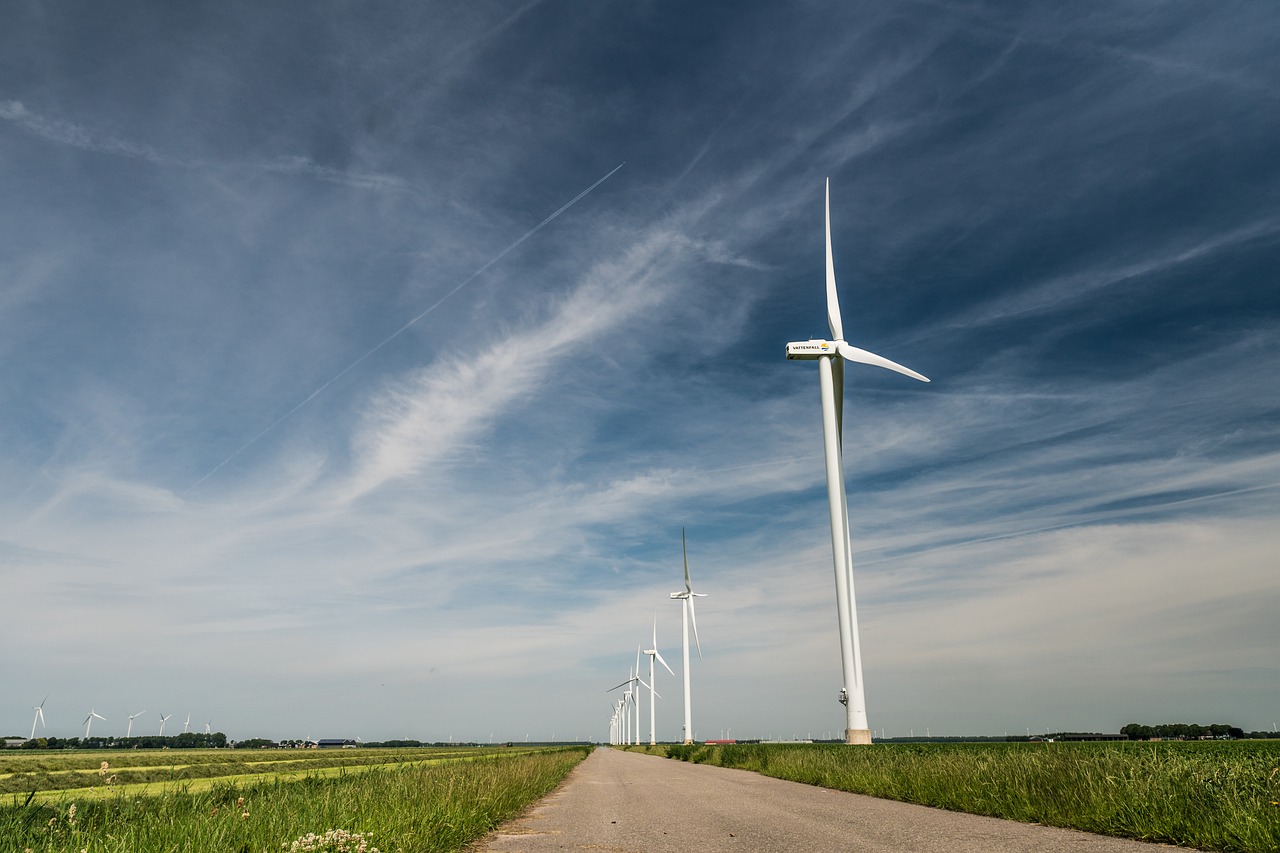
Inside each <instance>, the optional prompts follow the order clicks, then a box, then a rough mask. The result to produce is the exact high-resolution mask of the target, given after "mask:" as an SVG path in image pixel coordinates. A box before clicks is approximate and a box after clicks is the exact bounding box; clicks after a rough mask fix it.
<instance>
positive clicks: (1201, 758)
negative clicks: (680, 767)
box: [646, 741, 1280, 853]
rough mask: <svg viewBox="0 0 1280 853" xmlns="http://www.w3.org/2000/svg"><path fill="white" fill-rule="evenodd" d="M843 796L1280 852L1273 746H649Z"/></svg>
mask: <svg viewBox="0 0 1280 853" xmlns="http://www.w3.org/2000/svg"><path fill="white" fill-rule="evenodd" d="M646 751H654V752H658V753H661V754H666V755H668V756H669V757H672V758H679V759H682V760H685V761H695V762H699V763H707V764H715V765H720V766H723V767H737V768H741V769H744V770H753V771H756V772H759V773H763V774H766V775H768V776H775V777H778V778H781V779H790V780H792V781H796V782H804V783H807V784H811V785H820V786H822V787H825V788H833V789H836V790H841V791H852V792H854V793H860V794H869V795H871V796H875V797H884V798H887V799H894V800H902V801H905V802H910V803H919V804H921V805H926V806H935V807H938V808H944V809H951V810H953V811H963V812H970V813H972V814H983V815H991V816H993V817H1001V818H1009V819H1012V820H1020V821H1025V822H1031V823H1042V824H1046V825H1050V826H1061V827H1067V828H1070V829H1080V830H1084V831H1086V832H1094V833H1099V834H1103V835H1116V836H1122V837H1126V838H1136V839H1142V840H1145V841H1158V842H1164V843H1167V844H1177V845H1181V846H1185V847H1197V848H1200V849H1203V850H1220V851H1227V853H1275V851H1278V850H1280V741H1233V742H1223V741H1208V742H1187V743H1172V742H1166V743H1027V744H1021V743H1019V744H879V745H874V746H871V747H847V746H842V745H827V744H729V745H724V746H701V745H693V746H667V747H654V748H646Z"/></svg>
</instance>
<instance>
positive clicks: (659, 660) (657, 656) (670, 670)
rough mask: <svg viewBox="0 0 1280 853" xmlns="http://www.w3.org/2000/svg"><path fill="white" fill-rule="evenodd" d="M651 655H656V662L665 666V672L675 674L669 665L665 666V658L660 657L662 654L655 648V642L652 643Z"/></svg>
mask: <svg viewBox="0 0 1280 853" xmlns="http://www.w3.org/2000/svg"><path fill="white" fill-rule="evenodd" d="M695 636H696V635H695ZM653 656H654V657H656V658H657V659H658V663H660V664H662V665H663V666H666V667H667V672H670V673H671V674H672V675H675V672H674V671H673V670H672V669H671V667H669V666H667V662H666V661H665V660H663V659H662V655H661V654H659V653H658V649H657V644H656V643H655V644H654V650H653Z"/></svg>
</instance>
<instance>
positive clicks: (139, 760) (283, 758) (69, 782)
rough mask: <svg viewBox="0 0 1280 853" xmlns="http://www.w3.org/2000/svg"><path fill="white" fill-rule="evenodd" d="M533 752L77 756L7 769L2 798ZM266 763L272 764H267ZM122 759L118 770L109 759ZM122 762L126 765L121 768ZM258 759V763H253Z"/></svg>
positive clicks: (1, 765)
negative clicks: (33, 793) (5, 795)
mask: <svg viewBox="0 0 1280 853" xmlns="http://www.w3.org/2000/svg"><path fill="white" fill-rule="evenodd" d="M520 751H528V750H527V749H526V748H522V747H512V748H497V749H494V748H488V749H486V748H475V747H472V748H467V749H458V748H449V749H440V748H435V749H390V750H383V749H362V750H352V751H346V750H343V751H332V752H330V751H326V752H318V751H315V750H289V751H283V752H282V751H272V752H267V753H262V752H237V751H233V750H219V751H216V752H215V751H211V750H187V751H175V752H160V753H150V754H148V753H133V754H131V753H124V754H122V755H121V754H117V755H110V754H106V755H105V757H104V753H102V752H101V751H95V752H85V753H73V754H70V755H54V756H47V755H39V754H36V755H34V756H32V757H29V758H27V757H22V758H17V759H13V758H10V759H8V760H6V761H2V762H0V771H4V770H8V771H9V772H7V773H6V772H0V794H14V793H16V794H26V793H29V792H31V791H35V792H36V797H37V798H38V799H40V800H42V801H44V800H49V799H57V798H59V797H63V796H71V797H78V798H80V799H88V798H93V799H101V798H102V797H110V796H114V794H115V792H117V791H124V792H125V793H127V794H156V793H162V792H163V790H164V789H165V788H166V786H168V787H172V786H173V785H183V786H185V788H186V789H188V790H192V791H199V790H205V789H207V788H209V787H211V786H212V785H213V784H216V783H219V782H223V781H229V782H235V783H236V784H245V783H248V782H255V781H272V780H276V779H279V780H282V781H285V780H289V779H296V778H301V777H304V776H308V775H334V774H336V773H340V772H348V771H349V772H352V773H358V772H363V771H366V770H371V769H374V768H379V767H397V766H400V765H402V764H405V763H414V764H425V763H431V764H438V763H441V762H446V761H470V760H473V759H475V758H478V757H481V756H484V755H495V754H503V755H509V754H512V753H513V752H520ZM264 756H267V757H264ZM108 758H115V759H116V760H117V762H119V763H118V764H110V763H109V762H108V761H107V760H106V759H108ZM122 759H123V760H122ZM251 759H252V760H251Z"/></svg>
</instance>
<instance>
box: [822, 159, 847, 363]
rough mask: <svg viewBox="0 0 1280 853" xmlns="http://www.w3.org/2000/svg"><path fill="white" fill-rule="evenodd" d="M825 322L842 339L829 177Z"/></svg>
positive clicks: (833, 338)
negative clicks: (832, 245) (833, 251)
mask: <svg viewBox="0 0 1280 853" xmlns="http://www.w3.org/2000/svg"><path fill="white" fill-rule="evenodd" d="M826 213H827V217H826V219H827V324H828V325H829V326H831V338H832V340H836V341H842V340H844V325H843V324H842V323H841V322H840V297H838V296H837V295H836V265H835V262H834V261H833V260H832V259H831V179H830V178H827V204H826Z"/></svg>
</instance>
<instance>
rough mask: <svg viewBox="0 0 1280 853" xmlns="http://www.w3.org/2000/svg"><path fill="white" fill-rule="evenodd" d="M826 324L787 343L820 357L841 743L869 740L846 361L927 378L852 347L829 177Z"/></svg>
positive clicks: (794, 355)
mask: <svg viewBox="0 0 1280 853" xmlns="http://www.w3.org/2000/svg"><path fill="white" fill-rule="evenodd" d="M826 231H827V323H828V324H829V325H830V327H831V337H832V338H834V339H835V340H831V341H823V340H809V341H801V342H793V343H789V344H787V358H789V359H799V360H805V361H814V360H816V361H817V362H818V380H819V387H820V389H821V394H822V440H823V447H824V450H825V454H826V468H827V502H828V504H829V507H830V512H831V555H832V563H833V566H834V568H835V575H836V613H837V615H838V617H839V620H840V666H841V669H842V671H843V675H844V686H843V687H842V688H841V689H840V702H841V704H843V705H844V706H845V723H846V725H845V732H844V741H845V743H871V731H870V729H869V728H868V727H867V702H866V697H865V695H864V693H863V687H862V650H861V648H860V646H859V642H858V613H857V610H856V608H855V606H854V596H853V556H852V548H851V546H850V543H849V505H848V500H847V497H846V494H845V487H844V463H843V460H842V457H841V448H842V439H841V432H842V430H843V425H844V363H845V362H846V361H853V362H857V363H858V364H870V365H872V366H874V367H884V368H887V369H889V370H893V371H896V372H898V373H901V374H903V375H905V376H910V377H911V378H912V379H919V380H920V381H921V382H928V381H929V380H928V379H927V378H925V377H924V376H921V375H920V374H919V373H916V372H915V371H914V370H911V369H910V368H907V367H903V366H902V365H901V364H898V363H897V362H893V361H890V360H889V359H887V358H884V357H883V356H879V355H876V354H875V353H871V352H867V351H866V350H863V349H858V348H857V347H855V346H851V345H850V344H849V343H848V342H847V341H845V339H844V326H843V325H842V323H841V322H840V300H839V298H838V297H837V295H836V273H835V264H834V263H833V261H832V259H831V181H830V179H828V180H827V190H826Z"/></svg>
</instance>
